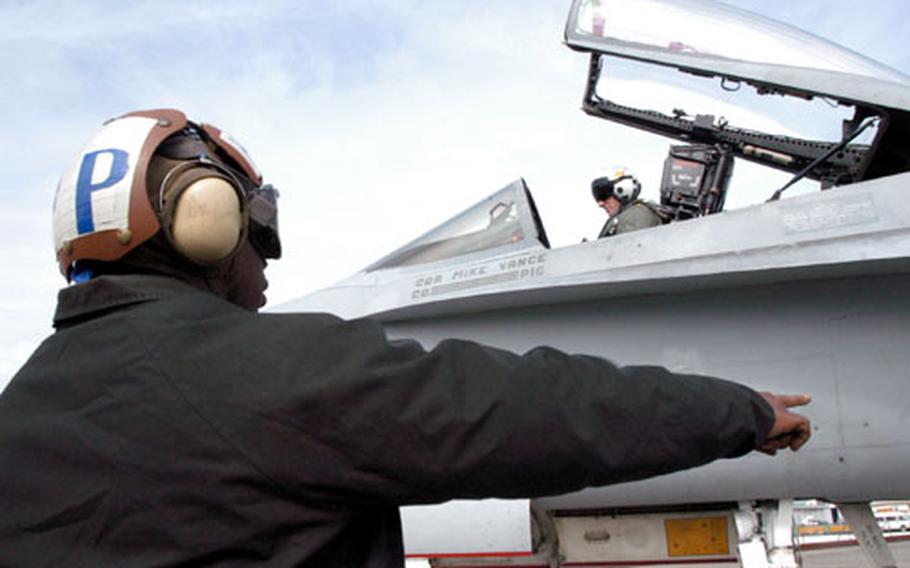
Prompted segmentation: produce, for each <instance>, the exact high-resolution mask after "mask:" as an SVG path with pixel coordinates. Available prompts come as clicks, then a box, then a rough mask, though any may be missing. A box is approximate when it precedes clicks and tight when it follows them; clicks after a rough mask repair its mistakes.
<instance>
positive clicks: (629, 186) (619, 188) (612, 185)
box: [591, 166, 641, 205]
mask: <svg viewBox="0 0 910 568" xmlns="http://www.w3.org/2000/svg"><path fill="white" fill-rule="evenodd" d="M640 193H641V183H640V182H639V181H638V178H636V177H635V175H634V174H633V173H632V172H631V171H630V170H629V169H628V168H626V167H625V166H616V167H613V168H610V170H609V172H608V174H607V175H606V176H602V177H599V178H597V179H595V180H594V181H592V182H591V194H592V195H593V196H594V200H595V201H597V202H601V201H606V200H607V199H608V198H609V197H611V196H613V197H616V199H618V200H619V201H620V203H622V204H623V205H627V204H629V203H632V202H633V201H635V200H636V199H638V195H639V194H640Z"/></svg>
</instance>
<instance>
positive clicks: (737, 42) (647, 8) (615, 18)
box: [569, 0, 908, 84]
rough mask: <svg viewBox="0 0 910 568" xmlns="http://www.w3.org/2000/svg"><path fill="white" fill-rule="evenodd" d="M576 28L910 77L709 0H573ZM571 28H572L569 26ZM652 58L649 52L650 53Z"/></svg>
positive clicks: (655, 44) (680, 49) (601, 37)
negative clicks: (574, 0)
mask: <svg viewBox="0 0 910 568" xmlns="http://www.w3.org/2000/svg"><path fill="white" fill-rule="evenodd" d="M574 10H577V11H573V13H574V14H577V15H576V17H575V23H574V31H575V34H576V35H577V36H578V37H580V38H583V39H586V40H588V41H591V42H595V43H597V44H602V45H603V46H604V49H603V50H604V51H605V52H610V45H616V44H620V45H627V46H636V47H639V48H646V49H649V50H652V51H654V57H653V60H655V61H660V60H661V56H660V53H661V52H663V53H666V54H672V55H674V56H676V55H682V54H685V55H691V56H693V61H694V62H693V63H692V65H691V66H692V67H693V68H698V67H699V64H698V63H697V60H698V59H699V58H700V57H710V58H715V59H716V58H718V57H720V58H724V59H728V60H737V61H742V62H747V63H759V64H771V65H785V66H790V67H802V68H808V69H819V70H825V71H836V72H841V73H849V74H853V75H861V76H867V77H874V78H877V79H881V80H884V81H891V82H897V83H903V84H908V78H907V77H906V76H904V75H903V74H901V73H898V72H897V71H894V70H892V69H890V68H888V67H886V66H884V65H882V64H880V63H878V62H876V61H873V60H872V59H869V58H867V57H864V56H862V55H860V54H858V53H855V52H853V51H850V50H848V49H846V48H844V47H841V46H839V45H837V44H835V43H832V42H829V41H827V40H825V39H822V38H820V37H818V36H815V35H812V34H810V33H807V32H804V31H802V30H800V29H798V28H795V27H792V26H789V25H787V24H783V23H781V22H777V21H774V20H771V19H768V18H765V17H762V16H759V15H757V14H754V13H751V12H748V11H746V10H742V9H739V8H735V7H733V6H728V5H726V4H721V3H719V2H713V1H710V0H576V6H575V7H574ZM569 31H571V28H570V30H569ZM649 59H650V57H649Z"/></svg>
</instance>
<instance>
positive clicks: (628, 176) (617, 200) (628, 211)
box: [591, 166, 664, 239]
mask: <svg viewBox="0 0 910 568" xmlns="http://www.w3.org/2000/svg"><path fill="white" fill-rule="evenodd" d="M640 193H641V182H639V181H638V178H636V177H635V175H634V174H632V172H631V171H630V170H629V169H628V168H626V167H624V166H617V167H614V168H610V170H609V173H608V175H606V176H603V177H599V178H596V179H595V180H594V181H592V182H591V194H592V195H593V196H594V201H596V202H597V205H598V207H601V208H602V209H603V210H604V211H606V212H607V215H609V217H610V218H609V219H607V222H606V223H604V226H603V228H602V229H601V230H600V234H599V235H597V238H598V239H602V238H604V237H612V236H613V235H616V234H618V233H628V232H630V231H637V230H639V229H647V228H648V227H655V226H657V225H660V224H662V223H663V222H664V217H663V216H662V215H661V213H660V209H659V208H658V205H657V204H656V203H652V202H650V201H646V200H644V199H639V198H638V196H639V194H640Z"/></svg>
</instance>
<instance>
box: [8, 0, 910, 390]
mask: <svg viewBox="0 0 910 568" xmlns="http://www.w3.org/2000/svg"><path fill="white" fill-rule="evenodd" d="M729 3H730V4H733V5H736V6H739V7H741V8H745V9H748V10H752V11H755V12H757V13H760V14H762V15H765V16H769V17H772V18H775V19H778V20H781V21H785V22H788V23H791V24H794V25H797V26H799V27H801V28H803V29H805V30H807V31H810V32H812V33H815V34H818V35H821V36H823V37H826V38H828V39H830V40H833V41H836V42H837V43H840V44H842V45H845V46H847V47H849V48H851V49H854V50H856V51H858V52H860V53H863V54H865V55H868V56H870V57H872V58H874V59H876V60H878V61H880V62H882V63H884V64H886V65H888V66H890V67H892V68H894V69H897V70H899V71H902V72H904V73H907V74H910V50H908V49H906V47H901V46H902V45H904V43H903V37H904V35H905V33H906V22H907V21H910V5H908V4H907V3H906V2H904V1H903V0H867V1H866V2H864V3H863V9H862V13H861V14H858V13H857V11H856V8H855V6H856V3H855V2H854V1H853V0H828V1H826V2H818V1H802V2H793V1H792V0H785V1H784V0H741V1H731V2H729ZM568 9H569V2H568V1H561V0H525V1H524V2H515V1H514V0H510V1H506V0H458V1H457V2H450V3H441V2H424V1H419V0H389V1H384V2H370V1H366V0H332V1H331V2H328V1H314V0H310V1H306V2H300V1H290V0H289V1H286V2H281V1H263V2H248V1H246V0H242V1H233V0H224V1H218V2H214V1H212V2H199V1H190V0H182V1H179V2H177V1H161V0H157V1H154V2H152V1H142V0H137V1H134V2H120V1H81V2H75V1H71V2H67V1H56V2H47V1H40V0H30V1H14V0H0V26H2V30H3V31H2V33H0V78H2V83H0V84H2V88H0V108H2V109H3V110H2V111H0V112H2V116H3V125H4V128H3V130H2V133H0V155H2V156H4V158H5V159H4V160H3V162H2V165H0V174H2V178H0V179H2V180H3V183H2V184H0V198H2V200H3V207H2V209H0V231H2V238H0V260H2V266H3V278H2V279H0V389H2V388H3V387H4V386H5V384H6V383H7V381H8V380H9V379H10V378H11V377H12V375H13V374H14V373H15V371H16V370H17V369H18V368H19V367H20V366H21V365H22V364H23V363H24V362H25V360H26V359H27V358H28V356H29V355H30V353H31V352H32V351H33V350H34V349H35V348H36V347H37V345H38V344H39V343H40V341H41V340H42V339H43V338H44V337H46V336H47V335H49V334H50V333H52V328H51V318H52V315H53V310H54V306H55V304H56V294H57V291H58V289H60V288H61V287H63V286H64V285H65V281H64V279H63V278H62V277H61V276H60V274H59V272H58V271H57V267H56V262H55V258H54V251H53V245H52V234H51V233H52V231H51V207H52V203H53V199H54V191H55V187H56V184H57V180H58V179H59V177H60V175H61V174H62V173H63V171H64V170H65V169H66V168H67V167H68V165H69V163H70V162H71V161H72V160H73V159H75V156H76V153H77V152H78V150H79V148H80V147H81V146H82V145H83V144H84V143H85V142H86V141H87V140H88V139H89V138H90V137H91V136H92V135H93V134H94V133H95V132H96V131H97V129H98V128H100V126H101V123H102V122H103V121H105V120H106V119H108V118H111V117H115V116H119V115H121V114H124V113H126V112H130V111H133V110H138V109H146V108H162V107H173V108H179V109H181V110H183V111H184V112H186V113H187V115H188V116H189V117H190V118H191V119H193V120H197V121H205V122H209V123H211V124H214V125H217V126H218V127H220V128H221V129H223V130H225V131H227V132H229V133H230V134H231V135H232V136H234V137H235V138H237V139H238V140H240V141H241V142H242V143H243V145H244V146H245V147H246V149H247V150H249V152H250V153H251V154H252V156H253V157H254V159H255V161H256V162H257V164H258V166H259V167H260V169H261V170H262V171H263V173H264V176H265V179H266V181H268V182H271V183H272V184H273V185H275V186H276V187H278V188H279V190H280V191H281V202H280V212H281V218H280V223H281V232H282V240H283V243H284V251H285V255H284V258H283V259H282V260H280V261H278V262H275V263H273V264H272V265H270V266H269V268H268V270H267V273H266V275H267V277H268V279H269V282H270V287H269V291H268V296H269V305H270V306H274V305H277V304H280V303H282V302H285V301H288V300H290V299H293V298H295V297H299V296H302V295H304V294H306V293H308V292H311V291H314V290H316V289H319V288H323V287H325V286H328V285H331V284H332V283H333V282H336V281H338V280H340V279H342V278H344V277H346V276H348V275H350V274H352V273H354V272H356V271H358V270H360V269H361V268H363V267H364V266H366V265H368V264H370V263H371V262H373V261H374V260H376V259H378V258H380V257H381V256H383V255H385V254H386V253H388V252H390V251H391V250H393V249H395V248H398V247H399V246H401V245H403V244H404V243H406V242H407V241H409V240H411V239H413V238H415V237H417V236H419V235H420V234H422V233H423V232H425V231H427V230H429V229H431V228H433V227H435V226H436V225H438V224H440V223H442V222H443V221H445V220H447V219H449V218H450V217H452V216H454V215H456V214H457V213H459V212H460V211H461V210H463V209H465V208H467V207H469V206H470V205H472V204H474V203H475V202H477V201H479V200H480V199H482V198H484V197H486V196H487V195H488V194H490V193H492V192H493V191H495V190H497V189H499V188H501V187H503V186H505V185H506V184H508V183H509V182H511V181H513V180H514V179H516V178H518V177H524V178H525V180H526V181H527V183H528V186H529V187H530V189H531V191H532V193H533V194H534V197H535V200H536V201H537V205H538V209H539V210H540V214H541V217H542V220H543V223H544V225H545V227H546V229H547V232H548V234H549V237H550V240H551V242H552V243H553V245H554V246H564V245H569V244H573V243H577V242H580V241H581V240H582V239H583V238H593V237H594V236H596V234H597V232H598V231H599V229H600V226H601V224H602V223H603V220H604V217H603V213H602V212H601V211H600V210H598V209H597V208H596V207H595V205H594V203H593V202H592V200H591V198H590V193H589V190H588V188H589V184H590V180H591V179H592V178H594V177H597V176H598V175H600V174H601V173H602V172H603V171H604V169H605V168H607V167H608V166H611V165H613V164H619V163H622V164H626V165H628V166H630V167H631V168H632V169H633V170H634V171H635V172H637V173H638V175H639V177H640V178H641V179H642V181H643V183H644V188H645V189H644V196H645V197H648V198H651V199H655V200H656V199H657V198H658V195H657V184H658V182H659V180H660V171H661V168H662V164H663V160H664V158H665V157H666V153H667V147H668V145H669V144H670V143H671V142H670V141H669V140H666V139H661V138H658V137H656V136H652V135H648V134H643V133H639V132H635V131H631V130H629V129H624V128H622V127H619V126H615V125H612V124H609V123H606V122H604V121H601V120H597V119H594V118H591V117H588V116H586V115H585V114H584V113H583V112H581V110H580V103H581V96H582V93H583V88H584V82H585V74H586V70H587V57H586V56H585V55H583V54H580V53H576V52H573V51H571V50H570V49H568V48H566V47H565V46H564V45H563V44H562V39H563V37H562V34H563V28H564V25H565V18H566V15H567V13H568ZM620 69H621V67H620ZM676 75H679V74H678V73H676ZM670 82H671V83H675V80H674V81H670ZM616 85H617V86H618V87H621V88H622V89H624V92H625V94H626V96H629V97H631V98H632V99H633V100H638V101H649V104H650V101H651V100H652V99H653V100H655V101H656V100H657V98H659V93H658V91H659V90H658V89H656V88H655V84H654V83H653V79H650V78H648V77H645V78H644V79H640V80H639V79H636V80H628V79H622V80H618V81H617V82H616ZM715 86H716V85H715ZM674 88H675V87H672V86H671V87H669V88H668V89H667V90H665V91H664V97H665V98H669V102H668V101H666V100H665V101H664V104H667V105H669V106H668V107H667V108H668V109H669V108H672V107H673V106H674V103H678V102H679V100H685V101H687V104H689V103H691V104H695V103H708V104H710V103H711V102H712V100H711V99H709V98H707V96H706V95H704V96H702V98H700V99H699V98H695V99H692V98H689V99H680V98H677V94H676V91H674V90H673V89H674ZM680 97H681V95H680ZM715 102H717V103H718V104H719V105H721V108H724V109H726V111H728V112H730V113H733V114H735V113H736V112H737V111H736V110H735V109H731V108H730V107H729V106H728V105H729V103H728V102H727V101H726V100H723V101H715ZM654 104H657V103H656V102H655V103H654ZM707 110H710V109H707ZM748 114H749V113H745V114H744V116H747V115H748ZM763 120H769V119H763ZM810 122H811V121H810V120H809V119H805V118H802V117H800V116H797V117H796V118H795V119H794V120H788V121H781V120H776V121H774V120H772V121H771V122H766V123H765V124H770V125H772V126H775V127H778V128H779V129H780V131H782V132H783V131H785V132H793V133H800V132H803V131H806V130H811V129H812V128H813V124H810ZM736 167H737V177H742V179H745V180H753V181H752V182H751V184H750V185H749V187H747V188H745V189H741V188H738V187H737V186H736V185H735V184H736V182H735V181H734V186H733V187H731V193H730V195H729V196H728V208H730V207H737V206H743V205H747V204H749V203H757V202H760V201H761V200H763V199H764V198H766V197H767V196H768V195H770V193H771V192H772V191H773V190H774V189H776V187H778V186H779V185H781V184H782V183H783V182H784V181H786V177H785V176H782V175H780V174H768V173H763V172H760V171H756V170H754V169H752V170H750V169H749V166H748V164H746V165H743V166H741V165H739V164H738V165H737V166H736ZM740 174H742V175H741V176H740ZM775 176H776V177H775ZM735 179H736V178H735ZM741 187H744V186H741ZM737 189H739V191H736V190H737Z"/></svg>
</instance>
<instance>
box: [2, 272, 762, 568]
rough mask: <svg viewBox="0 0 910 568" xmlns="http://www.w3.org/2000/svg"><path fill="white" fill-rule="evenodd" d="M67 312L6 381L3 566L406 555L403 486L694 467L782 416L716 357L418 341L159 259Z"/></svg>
mask: <svg viewBox="0 0 910 568" xmlns="http://www.w3.org/2000/svg"><path fill="white" fill-rule="evenodd" d="M55 325H56V326H57V332H56V333H55V334H54V335H52V336H51V337H50V338H48V339H47V340H46V341H45V342H44V343H43V344H42V345H41V346H40V347H39V349H38V350H37V351H36V352H35V354H34V355H33V356H32V357H31V359H29V361H28V363H27V364H26V365H25V366H24V367H23V369H22V370H21V371H20V372H19V373H18V374H17V375H16V376H15V377H14V378H13V380H12V382H11V383H10V384H9V386H8V387H7V389H6V390H5V391H4V392H3V394H2V397H0V566H9V567H15V568H24V567H30V566H49V567H50V566H54V567H56V566H66V567H68V568H74V567H80V566H85V567H101V566H117V567H123V568H128V567H149V566H254V565H261V566H325V567H330V568H343V567H347V566H351V567H380V566H381V567H387V566H401V565H402V564H403V560H402V544H401V535H400V522H399V516H398V506H399V505H403V504H411V503H430V502H439V501H444V500H447V499H451V498H474V497H491V496H496V497H519V496H521V497H530V496H539V495H546V494H557V493H563V492H568V491H573V490H576V489H579V488H582V487H586V486H592V485H602V484H607V483H615V482H618V481H625V480H631V479H636V478H642V477H646V476H651V475H656V474H660V473H665V472H669V471H673V470H677V469H682V468H688V467H692V466H696V465H699V464H703V463H705V462H708V461H711V460H713V459H715V458H718V457H731V456H737V455H740V454H743V453H745V452H748V451H750V450H751V449H752V448H753V447H754V446H755V445H756V444H757V443H759V442H761V441H762V440H763V439H764V437H765V435H766V433H767V432H768V430H769V429H770V427H771V424H772V421H773V415H772V412H771V409H770V407H769V406H768V405H767V404H766V403H765V402H764V401H763V400H762V399H761V398H760V397H759V396H758V395H756V394H755V393H754V392H752V391H751V390H749V389H747V388H745V387H742V386H739V385H736V384H733V383H729V382H726V381H721V380H718V379H709V378H703V377H694V376H682V375H674V374H671V373H669V372H667V371H666V370H663V369H660V368H656V367H626V368H617V367H615V366H613V365H611V364H610V363H608V362H606V361H603V360H601V359H598V358H594V357H587V356H569V355H566V354H564V353H562V352H559V351H556V350H553V349H548V348H538V349H535V350H533V351H530V352H529V353H527V354H525V355H524V356H517V355H514V354H512V353H508V352H505V351H501V350H497V349H492V348H489V347H483V346H481V345H477V344H474V343H471V342H465V341H444V342H442V343H441V344H440V345H439V346H438V347H436V348H435V349H434V350H432V351H430V352H426V351H424V350H423V349H422V348H421V347H420V346H419V345H417V344H416V343H414V342H389V341H387V340H386V338H385V336H384V334H383V331H382V329H381V327H380V326H379V325H378V324H376V323H374V322H372V321H369V320H356V321H343V320H340V319H338V318H335V317H332V316H328V315H307V314H253V313H249V312H246V311H244V310H242V309H240V308H237V307H235V306H234V305H232V304H229V303H227V302H225V301H223V300H221V299H220V298H218V297H216V296H214V295H212V294H210V293H207V292H203V291H199V290H196V289H195V288H191V287H189V286H187V285H185V284H183V283H181V282H179V281H177V280H173V279H169V278H164V277H151V276H121V277H101V278H97V279H95V280H93V281H91V282H89V283H86V284H80V285H77V286H72V287H70V288H67V289H64V290H62V291H61V293H60V302H59V305H58V309H57V315H56V318H55Z"/></svg>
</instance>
